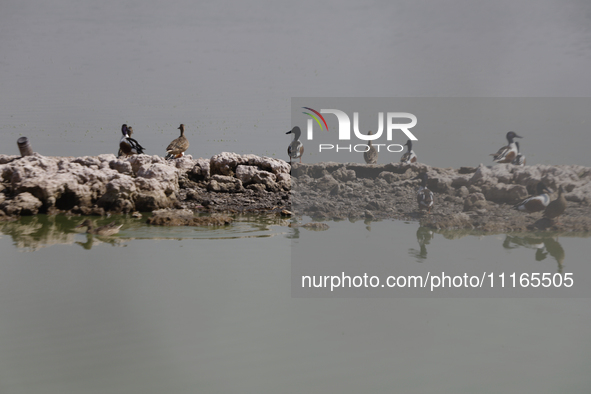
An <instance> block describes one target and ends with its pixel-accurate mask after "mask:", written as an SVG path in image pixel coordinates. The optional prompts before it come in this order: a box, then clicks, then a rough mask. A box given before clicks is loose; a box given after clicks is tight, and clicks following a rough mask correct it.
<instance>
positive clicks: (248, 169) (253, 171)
mask: <svg viewBox="0 0 591 394" xmlns="http://www.w3.org/2000/svg"><path fill="white" fill-rule="evenodd" d="M236 178H238V179H240V181H241V182H242V184H243V185H248V184H251V183H262V184H265V185H268V184H270V183H275V181H276V179H277V178H276V176H275V174H273V173H271V172H267V171H263V170H261V169H259V168H258V167H254V166H245V165H239V166H237V167H236Z"/></svg>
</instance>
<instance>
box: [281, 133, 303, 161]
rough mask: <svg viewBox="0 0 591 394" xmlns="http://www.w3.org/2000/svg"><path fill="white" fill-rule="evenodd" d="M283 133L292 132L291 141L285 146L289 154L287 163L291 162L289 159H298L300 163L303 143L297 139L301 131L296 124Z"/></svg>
mask: <svg viewBox="0 0 591 394" xmlns="http://www.w3.org/2000/svg"><path fill="white" fill-rule="evenodd" d="M285 134H293V135H294V137H293V141H291V143H290V144H289V146H288V147H287V155H288V156H289V164H291V159H297V158H299V159H300V163H301V162H302V156H303V154H304V144H302V142H301V141H300V140H299V139H300V135H302V131H301V130H300V128H299V127H298V126H295V127H294V128H293V129H291V130H289V131H288V132H287V133H285Z"/></svg>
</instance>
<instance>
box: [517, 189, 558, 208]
mask: <svg viewBox="0 0 591 394" xmlns="http://www.w3.org/2000/svg"><path fill="white" fill-rule="evenodd" d="M536 193H537V195H536V196H533V197H529V198H526V199H525V200H523V201H522V202H520V203H519V204H517V205H514V206H513V208H515V209H517V210H518V211H524V212H529V213H533V212H540V211H543V210H544V209H546V207H547V206H548V204H550V196H549V195H548V194H547V193H552V191H551V190H550V189H548V188H547V187H546V186H545V185H544V183H543V182H540V183H538V185H537V186H536Z"/></svg>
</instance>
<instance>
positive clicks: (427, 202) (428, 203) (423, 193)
mask: <svg viewBox="0 0 591 394" xmlns="http://www.w3.org/2000/svg"><path fill="white" fill-rule="evenodd" d="M413 179H420V180H421V186H419V190H418V191H417V203H419V210H425V209H426V210H427V212H428V213H431V208H432V207H433V201H434V200H433V192H432V191H431V190H429V188H427V179H428V176H427V173H426V172H422V173H420V174H419V175H417V176H416V177H415V178H413Z"/></svg>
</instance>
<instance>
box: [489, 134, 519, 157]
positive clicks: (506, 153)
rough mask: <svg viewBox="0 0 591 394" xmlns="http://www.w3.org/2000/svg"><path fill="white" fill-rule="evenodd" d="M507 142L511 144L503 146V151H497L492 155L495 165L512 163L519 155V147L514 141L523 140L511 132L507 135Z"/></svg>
mask: <svg viewBox="0 0 591 394" xmlns="http://www.w3.org/2000/svg"><path fill="white" fill-rule="evenodd" d="M506 137H507V141H508V142H509V144H508V145H505V146H503V147H502V148H501V149H499V150H498V151H497V153H491V154H490V155H491V156H492V157H493V161H494V162H495V163H511V162H512V161H513V159H515V157H516V156H517V154H518V151H519V150H518V148H517V145H515V142H514V141H513V140H514V139H515V138H523V137H521V136H519V135H517V134H516V133H515V132H514V131H510V132H508V133H507V136H506Z"/></svg>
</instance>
